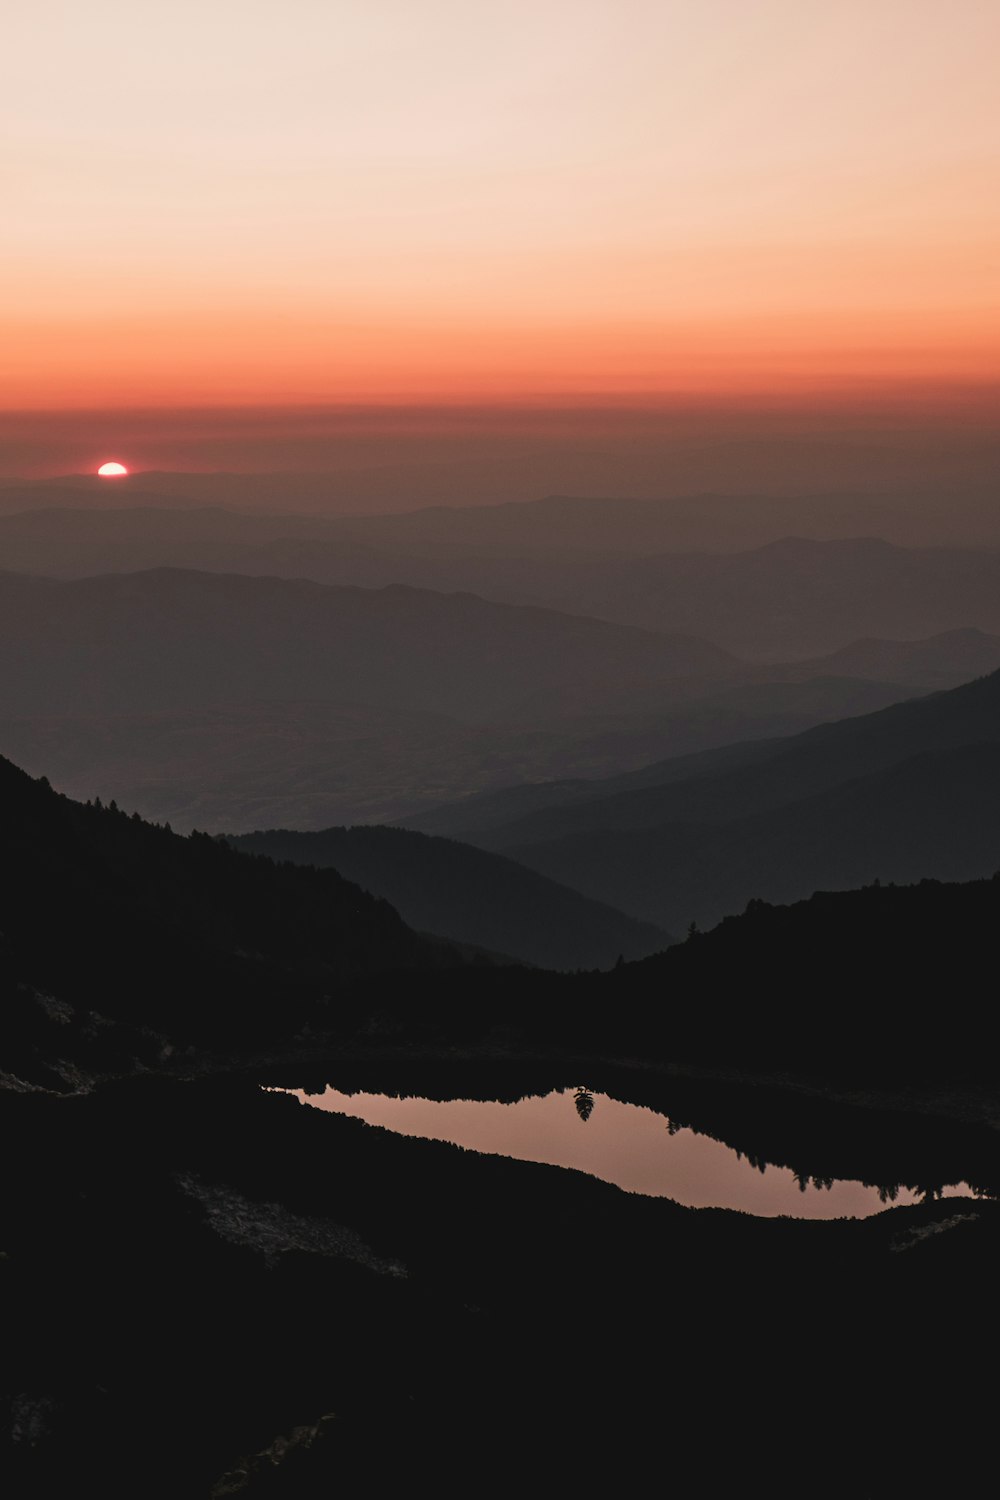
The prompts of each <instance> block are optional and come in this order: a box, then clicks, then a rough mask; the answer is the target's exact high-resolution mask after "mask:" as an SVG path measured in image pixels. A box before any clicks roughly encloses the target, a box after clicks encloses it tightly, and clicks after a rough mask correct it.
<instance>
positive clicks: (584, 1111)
mask: <svg viewBox="0 0 1000 1500" xmlns="http://www.w3.org/2000/svg"><path fill="white" fill-rule="evenodd" d="M573 1103H574V1104H575V1105H576V1112H577V1114H578V1115H579V1116H580V1119H581V1120H582V1121H583V1123H584V1124H585V1125H586V1123H587V1121H588V1120H589V1119H590V1117H591V1115H592V1114H593V1112H594V1096H593V1094H592V1093H591V1092H590V1090H589V1089H583V1088H580V1089H577V1091H576V1093H575V1094H574V1095H573Z"/></svg>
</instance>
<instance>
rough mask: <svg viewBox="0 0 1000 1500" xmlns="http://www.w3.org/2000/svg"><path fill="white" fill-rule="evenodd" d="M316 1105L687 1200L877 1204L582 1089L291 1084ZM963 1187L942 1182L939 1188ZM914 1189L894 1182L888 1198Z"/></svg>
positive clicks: (863, 1192)
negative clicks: (533, 1092) (393, 1093)
mask: <svg viewBox="0 0 1000 1500" xmlns="http://www.w3.org/2000/svg"><path fill="white" fill-rule="evenodd" d="M291 1092H293V1093H295V1095H296V1097H298V1098H299V1099H301V1100H303V1101H304V1102H305V1103H306V1104H310V1105H313V1106H314V1107H316V1108H318V1109H327V1110H331V1111H333V1112H334V1113H337V1114H345V1115H353V1116H355V1117H356V1118H358V1119H361V1120H365V1121H367V1122H368V1123H369V1124H371V1125H383V1126H385V1127H386V1128H387V1129H389V1130H394V1131H396V1132H398V1133H399V1134H401V1135H412V1136H421V1137H423V1138H425V1139H429V1140H440V1141H451V1142H453V1143H454V1144H456V1145H459V1146H465V1147H467V1148H468V1149H470V1150H473V1151H485V1152H489V1153H492V1154H495V1155H500V1156H510V1157H514V1158H516V1159H517V1160H520V1161H536V1162H548V1163H550V1164H551V1165H553V1166H560V1167H574V1168H576V1169H577V1170H579V1171H581V1172H588V1173H590V1174H591V1175H592V1176H594V1177H600V1178H603V1179H604V1181H605V1182H613V1183H616V1184H617V1185H618V1186H619V1187H622V1188H626V1189H628V1190H630V1191H632V1192H637V1193H648V1194H651V1195H653V1196H656V1197H666V1198H673V1199H675V1200H676V1201H677V1202H678V1203H685V1204H688V1205H690V1206H691V1207H694V1208H736V1209H742V1210H744V1211H745V1212H747V1213H752V1214H758V1215H761V1216H765V1217H772V1216H774V1215H777V1214H790V1215H794V1216H795V1217H796V1218H807V1219H832V1218H839V1217H843V1216H847V1215H853V1216H855V1217H858V1218H862V1217H864V1216H866V1215H868V1214H873V1213H878V1212H879V1211H880V1210H881V1209H883V1208H884V1207H886V1204H885V1203H883V1202H882V1200H881V1199H880V1198H879V1193H878V1189H877V1188H874V1187H865V1186H864V1184H863V1183H860V1182H834V1183H833V1184H832V1186H831V1187H829V1188H827V1187H816V1186H814V1185H813V1184H810V1185H809V1186H807V1187H806V1188H805V1190H802V1189H801V1188H800V1186H799V1183H798V1180H797V1179H796V1177H795V1174H794V1173H793V1172H792V1171H791V1170H790V1169H789V1168H787V1167H773V1166H769V1167H766V1168H765V1169H764V1171H763V1172H762V1171H760V1170H759V1169H758V1168H757V1167H755V1166H752V1165H751V1164H750V1162H748V1161H747V1159H746V1158H745V1157H740V1156H739V1155H738V1154H737V1153H736V1152H735V1151H733V1150H731V1148H730V1147H728V1146H726V1145H723V1144H722V1143H721V1142H719V1141H715V1140H713V1139H712V1138H711V1137H710V1136H705V1135H696V1134H695V1133H694V1132H693V1131H691V1130H687V1129H680V1130H677V1131H676V1133H674V1134H671V1132H670V1129H669V1125H668V1121H667V1120H666V1119H664V1117H663V1115H660V1114H657V1113H656V1112H655V1111H654V1110H651V1109H646V1108H644V1107H642V1106H640V1105H635V1104H623V1103H622V1102H621V1101H620V1100H617V1099H612V1098H609V1097H608V1096H607V1095H606V1094H589V1093H586V1092H585V1091H584V1090H582V1089H581V1090H577V1091H576V1094H574V1092H573V1090H566V1091H564V1092H554V1093H550V1094H546V1095H544V1096H543V1097H531V1098H528V1099H521V1100H519V1101H518V1102H517V1103H516V1104H499V1103H496V1102H495V1101H493V1100H480V1099H451V1100H444V1101H441V1100H434V1099H413V1098H404V1099H396V1098H392V1097H389V1096H386V1095H382V1094H341V1093H338V1092H337V1091H336V1090H335V1089H332V1088H328V1089H327V1090H326V1091H325V1093H323V1094H306V1093H304V1092H303V1091H302V1090H300V1089H295V1090H292V1091H291ZM965 1192H968V1189H967V1188H965V1187H963V1186H953V1187H949V1188H946V1189H945V1196H949V1197H950V1196H953V1195H958V1194H961V1193H965ZM918 1200H919V1194H916V1193H913V1192H910V1191H908V1190H907V1189H905V1188H904V1189H901V1190H900V1192H899V1195H898V1197H897V1198H896V1200H895V1201H896V1202H897V1203H913V1202H916V1201H918Z"/></svg>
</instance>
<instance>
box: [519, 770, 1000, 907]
mask: <svg viewBox="0 0 1000 1500" xmlns="http://www.w3.org/2000/svg"><path fill="white" fill-rule="evenodd" d="M512 853H513V854H514V855H515V857H517V858H520V859H521V860H523V861H524V862H525V863H527V864H530V865H531V866H532V868H533V869H536V870H539V871H541V872H542V873H544V874H546V875H549V876H550V877H551V878H552V879H553V880H569V879H570V878H572V879H573V881H574V882H575V884H576V886H577V888H578V889H579V890H581V891H584V892H585V893H586V894H587V895H590V896H593V897H594V898H595V899H597V900H603V901H608V902H613V903H614V904H616V905H617V906H620V907H621V908H622V910H624V911H629V912H631V913H633V915H635V916H637V917H641V918H645V919H646V920H647V921H653V920H656V921H660V922H662V923H663V924H664V925H665V926H668V927H672V928H673V929H674V930H675V931H677V930H679V929H681V928H683V927H686V926H687V925H688V924H689V923H690V922H692V921H694V922H697V923H698V924H699V925H700V926H712V925H713V924H715V923H716V922H718V921H720V920H721V919H722V918H723V917H724V916H727V915H729V914H732V913H734V912H738V911H742V910H743V908H744V906H745V905H746V903H747V901H749V900H751V899H753V898H762V899H764V900H766V901H774V902H782V903H784V902H789V901H797V900H801V899H804V898H805V897H807V896H810V895H811V894H812V892H813V891H815V890H817V889H821V890H844V889H855V888H858V887H860V886H862V885H865V884H868V883H870V882H871V881H873V880H876V879H881V880H883V881H893V882H897V883H903V882H909V881H915V880H920V879H922V878H924V877H930V878H933V879H937V880H973V879H977V878H983V877H986V876H990V875H992V874H993V873H994V871H996V870H998V869H1000V744H991V745H974V746H967V747H963V748H961V749H958V750H945V751H936V752H929V753H926V754H924V755H919V756H914V757H912V758H911V759H908V760H905V761H903V762H901V763H900V764H898V765H895V766H892V767H890V768H889V769H887V770H882V771H878V772H875V773H873V774H872V775H870V776H866V777H861V778H859V779H857V780H852V781H848V782H845V783H844V784H843V785H841V786H838V787H836V788H834V789H833V790H832V791H826V792H822V793H820V794H818V795H816V796H813V797H808V798H803V799H801V800H800V801H797V802H793V803H790V804H787V805H785V806H782V807H778V808H774V809H770V810H768V811H767V812H764V813H757V814H755V815H753V816H751V817H746V818H736V819H733V820H732V821H729V822H726V823H722V824H706V823H680V822H678V823H667V824H658V825H656V826H652V827H648V828H643V829H628V830H608V829H596V830H594V831H593V832H589V833H577V834H570V835H566V836H564V837H562V838H559V839H553V840H552V841H550V842H547V843H544V842H543V843H533V844H529V845H526V846H524V847H523V848H520V849H515V850H513V851H512Z"/></svg>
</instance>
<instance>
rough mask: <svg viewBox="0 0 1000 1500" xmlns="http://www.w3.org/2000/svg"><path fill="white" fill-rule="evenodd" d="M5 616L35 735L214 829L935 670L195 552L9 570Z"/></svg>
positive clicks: (755, 720)
mask: <svg viewBox="0 0 1000 1500" xmlns="http://www.w3.org/2000/svg"><path fill="white" fill-rule="evenodd" d="M0 626H2V630H3V635H2V639H0V688H2V692H3V712H2V716H0V718H2V726H3V732H4V735H5V743H6V745H7V747H8V749H9V750H10V751H11V753H12V754H15V755H17V756H18V757H20V759H21V760H22V762H23V763H24V764H26V765H28V766H29V767H30V768H31V769H33V770H37V771H38V772H39V773H41V772H45V773H46V774H50V775H52V776H54V777H57V778H58V780H59V784H60V785H61V786H63V787H64V788H65V789H66V790H67V791H71V792H73V793H74V794H76V795H81V796H84V797H86V796H92V795H94V794H100V795H104V796H111V795H118V796H120V797H121V798H122V799H123V800H127V802H128V804H129V805H130V806H135V807H137V808H139V809H140V810H142V811H143V812H144V813H146V814H148V815H150V816H156V817H158V818H167V819H168V820H169V821H171V822H178V823H179V825H180V826H189V827H190V826H201V827H205V828H208V829H209V830H211V831H229V830H233V829H234V828H235V829H240V828H241V827H242V828H246V827H248V826H250V827H253V826H257V827H260V826H274V825H284V826H287V825H288V824H289V823H292V824H293V825H295V824H297V825H298V826H300V827H312V828H322V827H325V826H329V825H330V824H331V823H337V822H358V821H365V822H368V821H372V820H385V819H395V818H398V817H400V816H403V815H406V814H408V813H411V812H414V811H416V810H417V809H418V808H419V807H420V806H421V805H427V804H429V803H435V802H440V801H442V800H444V799H445V798H447V797H449V796H456V795H460V794H462V793H466V792H469V791H473V790H476V789H478V788H481V787H483V786H490V785H493V786H503V785H505V784H509V783H510V782H511V781H513V780H524V781H529V780H538V779H546V778H550V777H552V776H563V775H566V774H571V775H576V776H580V775H583V776H591V775H595V774H596V775H600V774H602V773H609V772H615V771H618V770H623V769H627V768H631V767H637V766H640V765H642V764H643V763H644V762H647V761H649V760H652V759H655V758H656V757H658V756H663V755H664V754H668V753H675V754H682V753H685V752H688V751H691V750H695V749H701V748H704V747H706V746H711V745H716V744H719V743H725V742H727V741H729V740H733V739H738V738H747V737H753V736H762V735H773V734H780V733H788V732H792V731H794V730H796V729H799V728H802V727H803V726H804V725H807V724H811V723H815V722H817V721H818V720H822V719H824V718H830V717H837V716H839V715H842V714H849V713H860V712H864V711H866V710H867V709H870V708H873V707H877V706H879V705H881V704H884V703H887V702H891V701H893V700H895V699H897V698H899V697H900V696H903V695H905V693H906V692H908V691H916V690H919V687H920V686H921V683H920V681H919V675H920V674H919V673H917V672H914V673H913V674H912V675H913V677H914V679H915V680H914V682H913V684H912V686H910V687H908V686H907V685H906V684H904V683H896V682H888V683H887V682H881V681H877V680H876V681H871V680H865V679H863V678H861V677H860V676H859V677H858V678H851V677H843V676H838V675H836V674H833V673H830V672H828V671H827V670H826V669H825V668H823V667H822V666H821V665H820V666H818V667H817V670H816V675H815V676H813V675H811V674H810V673H809V672H803V671H801V670H800V669H798V668H796V670H795V671H793V672H778V673H774V672H773V671H772V669H770V668H756V667H753V666H750V665H748V664H746V663H742V662H740V661H739V660H737V659H736V658H735V657H734V656H732V655H731V654H730V653H727V652H725V651H724V650H722V649H720V648H719V647H716V646H714V645H712V644H710V643H708V642H706V641H702V640H698V639H695V638H689V637H682V636H669V635H667V634H665V633H663V632H648V631H642V630H639V629H636V628H634V627H630V626H620V625H615V624H614V623H611V622H602V621H597V620H593V619H588V618H585V617H579V616H570V615H567V614H564V613H560V612H556V611H551V610H545V609H540V608H534V607H515V606H509V605H503V604H496V603H493V602H490V601H486V600H484V599H482V598H479V597H477V596H474V595H470V594H451V595H444V594H440V593H435V592H430V591H426V590H418V589H413V588H408V587H405V586H392V587H389V588H386V589H382V590H367V589H358V588H333V587H327V586H323V585H319V584H315V583H311V582H308V581H304V580H281V579H274V578H266V577H264V578H259V577H249V576H239V575H218V574H210V573H203V572H192V571H188V570H177V569H157V570H153V571H151V572H147V573H123V574H108V575H104V576H101V577H96V578H85V579H78V580H55V579H45V578H37V577H31V576H28V575H23V574H14V573H6V574H0ZM987 644H988V643H987Z"/></svg>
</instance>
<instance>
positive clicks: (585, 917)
mask: <svg viewBox="0 0 1000 1500" xmlns="http://www.w3.org/2000/svg"><path fill="white" fill-rule="evenodd" d="M229 842H230V843H231V844H232V846H233V847H234V848H236V849H239V850H241V851H243V852H247V853H255V854H263V855H267V856H268V857H269V858H270V859H273V860H279V861H283V860H289V861H291V862H292V863H294V864H300V865H317V866H320V867H324V868H326V867H331V866H332V867H333V868H334V869H336V870H338V871H339V872H340V874H341V875H343V876H344V877H345V878H346V879H348V880H352V881H356V882H357V883H358V885H360V886H363V887H364V889H365V890H367V891H370V892H372V893H373V894H375V895H378V896H381V897H384V899H385V900H387V901H390V902H391V903H392V905H393V906H394V907H395V908H396V909H397V910H398V911H399V912H400V914H401V915H402V916H403V918H404V919H405V921H407V922H408V923H409V925H410V926H411V927H415V928H417V929H418V930H421V931H426V932H433V933H435V934H437V935H439V936H441V937H447V938H452V939H454V940H456V941H458V942H460V943H468V944H473V945H475V946H477V947H481V948H485V949H489V950H494V951H498V952H500V953H506V954H510V955H511V957H513V958H519V959H522V960H523V961H524V962H526V963H532V964H539V965H541V966H542V967H543V968H549V969H590V968H599V969H607V968H610V967H611V966H612V965H613V964H615V963H616V962H617V961H618V960H619V959H625V960H628V959H635V958H643V957H645V956H646V955H648V954H650V953H655V952H657V951H659V950H660V949H661V948H665V947H666V946H667V945H668V943H669V942H670V941H671V939H670V937H669V935H668V934H667V933H665V932H664V931H663V930H662V929H660V928H658V927H656V926H654V925H652V924H648V923H641V922H636V921H635V920H633V919H632V918H629V917H626V916H624V915H623V914H622V913H621V912H617V911H615V910H613V909H612V908H611V907H608V906H606V905H604V904H603V903H601V902H597V901H588V900H587V899H585V898H584V897H581V896H580V895H578V894H577V892H576V891H574V890H570V889H569V888H568V887H567V886H564V885H558V884H556V882H554V881H551V880H546V879H544V878H543V877H541V876H539V875H538V874H536V873H535V871H533V870H528V869H526V868H525V867H524V866H522V865H518V864H516V863H515V861H514V860H510V859H505V858H503V857H502V856H500V855H497V854H490V853H488V852H486V851H485V850H482V849H475V848H472V847H471V846H470V845H468V844H460V843H456V842H455V841H453V840H451V839H441V838H430V837H428V836H427V835H426V834H420V833H413V832H409V831H407V830H405V829H401V828H369V827H363V826H362V827H355V828H326V829H324V830H323V831H322V832H319V833H296V832H292V831H290V830H288V829H271V830H269V831H267V832H263V833H250V834H244V835H242V836H240V837H236V838H230V840H229Z"/></svg>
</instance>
